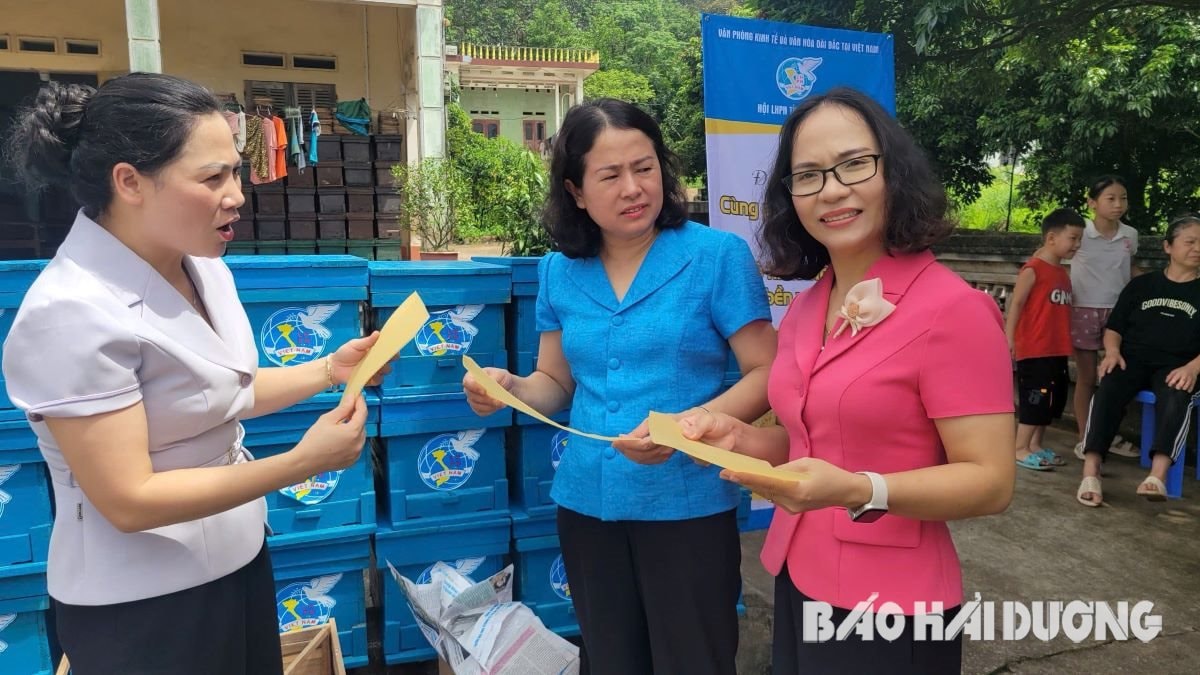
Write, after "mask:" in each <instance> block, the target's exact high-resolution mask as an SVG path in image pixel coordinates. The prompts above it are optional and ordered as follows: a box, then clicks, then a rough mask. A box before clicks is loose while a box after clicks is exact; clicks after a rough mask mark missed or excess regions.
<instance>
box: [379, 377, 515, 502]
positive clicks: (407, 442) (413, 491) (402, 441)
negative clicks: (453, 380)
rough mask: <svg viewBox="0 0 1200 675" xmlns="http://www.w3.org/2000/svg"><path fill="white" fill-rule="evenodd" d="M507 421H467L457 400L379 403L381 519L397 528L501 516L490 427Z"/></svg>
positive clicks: (501, 490)
mask: <svg viewBox="0 0 1200 675" xmlns="http://www.w3.org/2000/svg"><path fill="white" fill-rule="evenodd" d="M511 420H512V416H511V413H510V414H505V413H497V414H495V415H491V416H489V417H483V418H481V417H479V416H477V415H475V413H473V412H471V408H470V406H468V405H467V400H466V396H465V395H463V394H461V393H458V394H428V395H424V396H412V397H403V398H395V399H392V398H384V400H383V405H382V412H381V413H380V435H381V436H382V438H383V453H382V464H383V467H382V469H383V474H384V480H385V485H386V487H387V497H386V499H385V502H386V510H385V513H384V514H383V516H384V520H385V521H386V522H390V523H392V524H394V525H400V524H401V523H403V522H404V521H406V520H411V519H414V518H435V517H442V516H453V515H458V514H463V513H472V512H494V513H497V512H498V513H503V514H505V515H507V509H508V480H507V478H506V477H505V461H504V457H505V444H506V438H505V432H504V430H502V429H500V428H498V427H505V426H508V424H509V422H510V421H511ZM481 515H482V514H481Z"/></svg>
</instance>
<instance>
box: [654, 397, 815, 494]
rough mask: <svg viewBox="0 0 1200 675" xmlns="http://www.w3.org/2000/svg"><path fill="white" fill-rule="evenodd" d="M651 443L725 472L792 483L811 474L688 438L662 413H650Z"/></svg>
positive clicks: (673, 421)
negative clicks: (725, 470) (789, 469)
mask: <svg viewBox="0 0 1200 675" xmlns="http://www.w3.org/2000/svg"><path fill="white" fill-rule="evenodd" d="M650 440H652V441H654V442H655V443H657V444H659V445H665V446H667V447H668V448H675V449H676V450H679V451H680V452H683V453H686V454H687V455H689V456H691V457H694V458H696V459H698V460H700V461H702V462H708V463H709V464H716V465H717V466H719V467H721V468H723V469H729V470H730V471H736V472H738V473H745V474H753V475H755V476H766V477H768V478H774V479H776V480H786V481H788V482H792V483H794V482H796V481H801V480H805V479H806V478H808V476H807V474H802V473H796V472H795V471H787V470H785V469H780V468H777V467H774V466H771V464H770V463H769V462H767V461H765V460H761V459H758V458H757V457H747V456H746V455H742V454H738V453H736V452H730V451H728V450H724V449H722V448H717V447H713V446H711V445H708V444H706V443H701V442H700V441H693V440H691V439H689V438H685V437H684V435H683V432H682V431H681V430H680V429H679V423H678V422H676V421H675V419H674V418H673V417H671V416H670V415H664V414H663V413H659V412H653V411H651V412H650Z"/></svg>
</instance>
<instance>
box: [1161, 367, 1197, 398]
mask: <svg viewBox="0 0 1200 675" xmlns="http://www.w3.org/2000/svg"><path fill="white" fill-rule="evenodd" d="M1198 375H1200V366H1194V365H1192V364H1191V363H1186V364H1184V365H1182V366H1180V367H1178V368H1176V369H1175V370H1172V371H1171V372H1169V373H1167V386H1168V387H1174V388H1175V389H1178V390H1180V391H1188V392H1190V391H1192V390H1193V389H1195V388H1196V377H1197V376H1198Z"/></svg>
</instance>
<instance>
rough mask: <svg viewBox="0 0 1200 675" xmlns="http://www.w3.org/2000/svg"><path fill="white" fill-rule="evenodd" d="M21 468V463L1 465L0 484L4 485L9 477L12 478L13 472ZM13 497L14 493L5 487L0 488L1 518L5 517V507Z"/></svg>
mask: <svg viewBox="0 0 1200 675" xmlns="http://www.w3.org/2000/svg"><path fill="white" fill-rule="evenodd" d="M20 470H21V465H20V464H11V465H9V466H0V485H4V484H5V483H7V482H8V479H9V478H12V477H13V474H14V473H16V472H18V471H20ZM12 499H13V498H12V495H10V494H8V493H7V492H5V491H4V489H3V488H0V518H2V517H4V507H5V506H7V505H8V503H9V502H11V501H12Z"/></svg>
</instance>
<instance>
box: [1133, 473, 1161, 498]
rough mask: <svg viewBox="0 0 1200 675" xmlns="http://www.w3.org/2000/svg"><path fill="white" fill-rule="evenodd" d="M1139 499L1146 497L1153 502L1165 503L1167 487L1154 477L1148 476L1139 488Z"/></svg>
mask: <svg viewBox="0 0 1200 675" xmlns="http://www.w3.org/2000/svg"><path fill="white" fill-rule="evenodd" d="M1137 494H1138V496H1139V497H1145V498H1146V499H1148V500H1150V501H1152V502H1165V501H1166V500H1167V486H1166V485H1163V482H1162V481H1161V480H1159V479H1157V478H1155V477H1154V476H1146V479H1145V480H1143V481H1142V482H1141V483H1140V484H1139V485H1138V487H1137Z"/></svg>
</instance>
